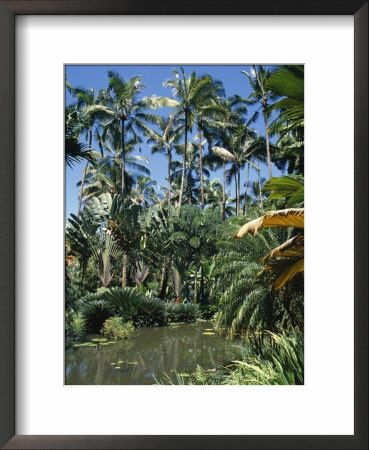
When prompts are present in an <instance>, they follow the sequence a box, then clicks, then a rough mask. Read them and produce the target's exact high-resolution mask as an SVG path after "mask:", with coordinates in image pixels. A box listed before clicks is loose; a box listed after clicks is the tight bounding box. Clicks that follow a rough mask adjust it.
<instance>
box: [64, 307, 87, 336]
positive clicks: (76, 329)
mask: <svg viewBox="0 0 369 450" xmlns="http://www.w3.org/2000/svg"><path fill="white" fill-rule="evenodd" d="M65 332H66V337H67V338H68V339H71V340H79V339H81V338H82V337H83V335H84V334H85V333H86V330H85V323H84V321H83V319H82V316H81V314H80V313H78V314H76V313H74V312H67V313H66V320H65Z"/></svg>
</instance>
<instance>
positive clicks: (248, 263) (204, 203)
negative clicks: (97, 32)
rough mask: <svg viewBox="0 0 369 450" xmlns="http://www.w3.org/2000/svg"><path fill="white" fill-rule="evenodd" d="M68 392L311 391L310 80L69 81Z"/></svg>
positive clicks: (138, 68) (237, 70)
mask: <svg viewBox="0 0 369 450" xmlns="http://www.w3.org/2000/svg"><path fill="white" fill-rule="evenodd" d="M64 89H65V136H64V137H65V308H64V312H65V317H64V324H65V384H67V385H220V386H222V385H302V384H304V66H303V65H293V64H290V65H253V64H245V65H185V64H184V65H173V66H171V65H111V66H108V65H66V66H65V86H64Z"/></svg>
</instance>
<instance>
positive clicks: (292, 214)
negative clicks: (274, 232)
mask: <svg viewBox="0 0 369 450" xmlns="http://www.w3.org/2000/svg"><path fill="white" fill-rule="evenodd" d="M270 227H296V228H304V208H290V209H281V210H279V211H269V212H267V213H266V214H265V215H264V216H262V217H259V218H257V219H255V220H252V221H251V222H248V223H246V224H245V225H243V226H242V227H241V228H240V229H239V230H238V231H237V233H235V235H234V238H235V239H240V238H242V237H244V236H246V235H247V234H248V233H253V234H254V235H255V234H257V232H258V231H260V230H261V229H262V228H270Z"/></svg>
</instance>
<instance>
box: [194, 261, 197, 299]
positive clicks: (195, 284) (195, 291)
mask: <svg viewBox="0 0 369 450" xmlns="http://www.w3.org/2000/svg"><path fill="white" fill-rule="evenodd" d="M193 302H194V303H197V267H195V280H194V283H193Z"/></svg>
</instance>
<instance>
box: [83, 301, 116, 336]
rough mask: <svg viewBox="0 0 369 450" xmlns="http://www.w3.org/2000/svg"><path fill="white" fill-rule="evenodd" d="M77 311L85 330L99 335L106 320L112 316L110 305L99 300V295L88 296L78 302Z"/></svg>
mask: <svg viewBox="0 0 369 450" xmlns="http://www.w3.org/2000/svg"><path fill="white" fill-rule="evenodd" d="M78 303H79V310H80V314H81V318H82V320H83V321H84V322H85V326H86V330H87V331H89V332H91V333H99V332H100V330H101V327H102V326H103V324H104V322H105V320H106V319H108V318H109V317H111V316H112V313H113V310H112V307H111V306H110V304H109V303H108V302H107V301H105V300H103V299H102V298H101V294H99V293H97V294H88V295H86V296H85V297H83V298H82V299H81V300H80V301H79V302H78Z"/></svg>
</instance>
